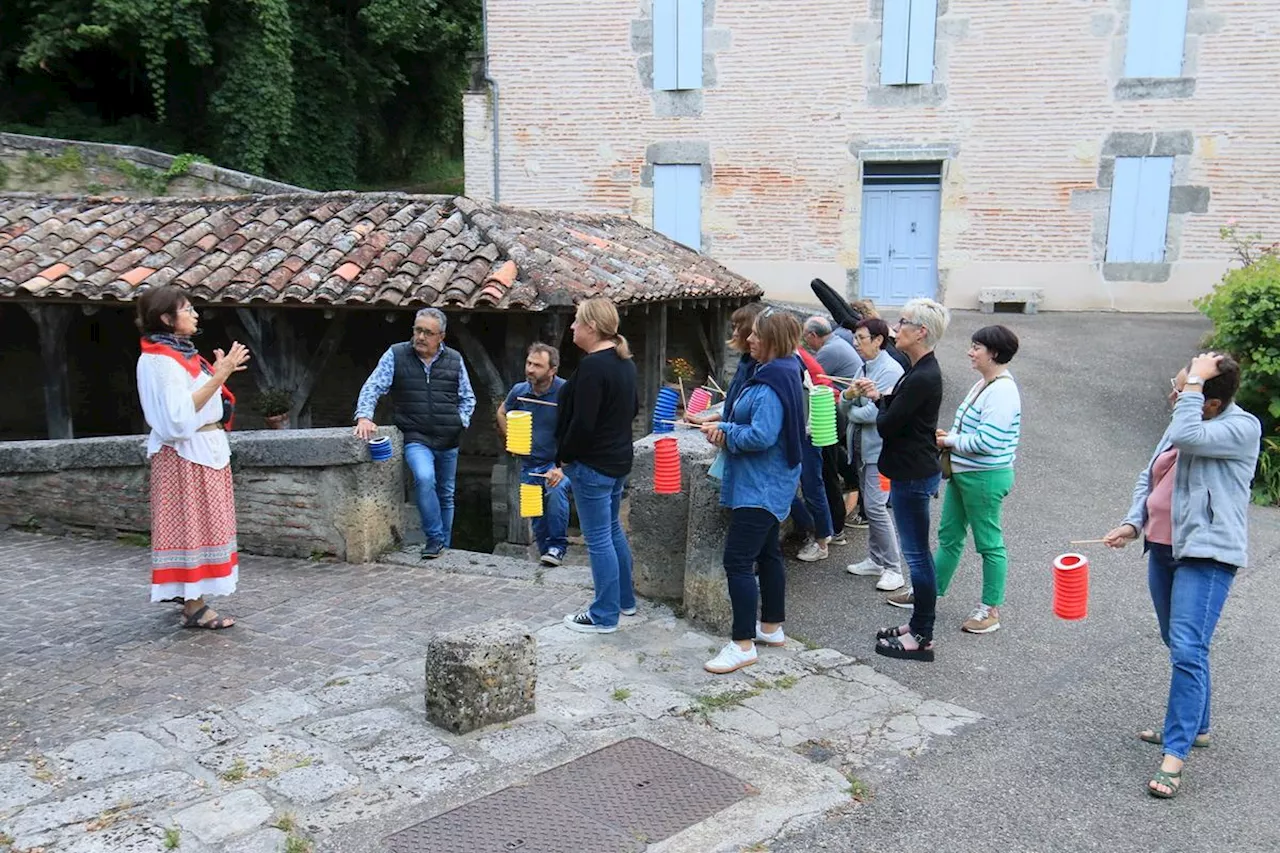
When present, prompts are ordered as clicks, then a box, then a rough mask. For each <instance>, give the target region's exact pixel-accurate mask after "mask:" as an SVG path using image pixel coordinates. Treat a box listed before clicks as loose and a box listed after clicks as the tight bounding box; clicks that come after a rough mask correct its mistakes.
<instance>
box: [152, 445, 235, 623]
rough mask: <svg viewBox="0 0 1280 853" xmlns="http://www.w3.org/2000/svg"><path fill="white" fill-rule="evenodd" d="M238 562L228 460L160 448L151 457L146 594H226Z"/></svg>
mask: <svg viewBox="0 0 1280 853" xmlns="http://www.w3.org/2000/svg"><path fill="white" fill-rule="evenodd" d="M239 563H240V559H239V556H238V555H237V553H236V504H235V497H234V495H233V493H232V490H231V466H230V465H227V466H226V467H224V468H222V469H221V470H217V471H215V470H214V469H212V468H208V467H206V466H204V465H197V464H196V463H194V462H191V461H189V460H187V459H183V458H182V457H181V456H179V455H178V453H177V451H175V450H174V449H173V448H172V447H163V448H161V449H160V452H159V453H157V454H156V455H155V456H152V457H151V600H152V601H164V600H165V599H169V598H183V599H188V600H190V599H193V598H201V597H203V596H207V595H230V594H231V593H233V592H235V591H236V578H237V575H238V567H239Z"/></svg>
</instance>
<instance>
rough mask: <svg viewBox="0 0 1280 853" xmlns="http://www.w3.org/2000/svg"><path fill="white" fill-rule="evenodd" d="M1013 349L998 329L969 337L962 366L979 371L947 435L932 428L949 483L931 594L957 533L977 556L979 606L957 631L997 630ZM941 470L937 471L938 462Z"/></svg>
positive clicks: (1010, 450) (1013, 437) (1011, 339)
mask: <svg viewBox="0 0 1280 853" xmlns="http://www.w3.org/2000/svg"><path fill="white" fill-rule="evenodd" d="M1017 351H1018V336H1017V335H1015V334H1014V333H1013V332H1011V331H1010V330H1009V329H1007V328H1005V327H1004V326H985V327H983V328H981V329H979V330H978V331H976V332H974V333H973V338H972V343H971V344H970V345H969V363H970V364H971V365H973V369H974V370H976V371H978V372H979V373H981V374H982V379H980V380H979V381H978V382H977V383H976V384H975V385H974V386H973V388H971V389H970V390H969V393H968V394H966V395H965V398H964V401H963V402H962V403H961V404H960V406H959V408H957V409H956V418H955V421H954V423H952V425H951V430H950V431H949V432H948V431H946V430H941V429H940V430H938V448H939V449H940V450H942V451H943V452H944V455H947V454H949V455H950V463H951V466H950V467H951V472H952V473H951V478H950V480H949V481H948V483H947V494H946V498H945V499H944V501H943V504H942V519H941V521H940V522H939V523H938V551H937V553H936V554H935V555H934V562H935V563H936V564H937V567H938V595H939V596H942V595H945V594H946V591H947V587H948V586H950V585H951V579H952V577H954V576H955V573H956V568H957V567H958V566H959V565H960V557H961V555H962V554H963V553H964V543H965V536H966V532H967V531H968V530H972V531H973V544H974V546H975V547H976V548H977V549H978V553H979V554H980V555H981V556H982V601H981V602H980V603H979V605H978V606H977V607H975V608H974V610H973V612H972V613H970V614H969V618H968V619H966V620H965V621H964V623H963V624H962V625H961V626H960V627H961V630H964V631H968V632H969V633H971V634H989V633H991V632H992V631H996V630H999V628H1000V610H999V608H1000V606H1001V605H1002V604H1004V588H1005V577H1006V575H1007V574H1008V566H1009V560H1008V555H1007V553H1006V551H1005V547H1004V531H1003V530H1002V529H1001V527H1000V510H1001V507H1002V506H1003V504H1004V499H1005V498H1006V497H1008V495H1009V492H1010V490H1012V489H1013V460H1014V458H1015V455H1016V451H1017V449H1018V438H1019V436H1020V434H1021V429H1022V398H1021V396H1020V395H1019V394H1018V385H1017V383H1016V382H1014V381H1013V376H1011V375H1010V374H1009V369H1008V368H1007V367H1006V366H1005V365H1007V364H1008V363H1009V360H1010V359H1012V358H1013V356H1014V353H1016V352H1017ZM943 470H944V472H945V470H946V465H945V464H944V466H943Z"/></svg>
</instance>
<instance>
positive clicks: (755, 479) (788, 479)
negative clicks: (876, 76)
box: [702, 308, 805, 673]
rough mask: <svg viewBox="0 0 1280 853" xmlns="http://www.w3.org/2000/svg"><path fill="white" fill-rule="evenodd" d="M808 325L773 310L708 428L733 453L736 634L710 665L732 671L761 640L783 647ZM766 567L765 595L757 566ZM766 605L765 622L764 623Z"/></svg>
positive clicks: (729, 539) (723, 498)
mask: <svg viewBox="0 0 1280 853" xmlns="http://www.w3.org/2000/svg"><path fill="white" fill-rule="evenodd" d="M799 344H800V323H799V321H798V320H796V318H795V317H793V316H791V315H790V314H788V313H787V312H785V311H777V310H774V309H772V308H766V309H765V310H764V311H763V312H761V313H760V314H759V316H758V317H757V318H756V320H755V325H754V328H753V330H752V332H751V334H750V336H749V337H748V338H747V345H748V348H749V352H750V355H751V358H752V359H753V360H754V361H755V362H756V363H757V364H758V365H759V366H758V367H757V368H756V369H755V371H754V372H753V373H752V374H751V375H750V377H749V378H748V379H747V380H746V382H745V384H744V385H743V387H742V391H741V393H740V394H739V395H738V396H737V399H736V400H734V401H733V405H732V407H731V408H730V410H729V411H728V412H727V414H726V415H725V417H724V420H721V421H719V422H716V423H708V424H704V425H703V426H702V433H703V435H705V436H706V437H707V440H708V441H710V442H711V443H712V444H714V445H715V446H717V447H719V448H721V449H722V450H723V451H724V453H725V466H724V478H723V480H722V482H721V487H720V502H721V503H722V504H723V505H724V506H727V507H729V509H730V510H732V517H731V520H730V522H729V531H728V534H727V535H726V537H725V545H724V571H725V575H726V576H727V577H728V581H729V598H730V600H731V601H732V603H733V636H732V639H731V640H730V642H729V643H728V644H727V645H726V646H725V647H724V648H723V649H721V650H720V653H719V654H717V655H716V656H715V657H714V658H712V659H711V660H709V661H707V662H706V663H705V664H704V665H703V666H704V668H705V669H706V670H707V671H708V672H714V673H726V672H733V671H735V670H738V669H741V668H742V667H744V666H750V665H751V664H754V663H755V662H756V660H757V656H756V647H755V644H756V643H757V642H759V643H763V644H765V645H768V646H781V645H783V644H784V643H786V641H787V638H786V636H785V635H784V634H783V633H782V622H783V619H784V618H785V598H786V574H785V569H784V565H783V561H782V545H781V543H780V542H779V540H778V529H779V526H780V525H781V523H782V521H783V520H785V519H786V517H787V515H788V513H790V511H791V499H792V498H793V497H794V496H795V493H796V487H797V486H798V485H799V483H800V460H801V451H802V449H803V443H804V441H805V407H804V395H803V392H802V391H801V385H800V373H801V364H800V361H799V359H798V358H797V357H796V356H795V351H796V347H797V346H799ZM753 565H758V566H759V569H760V575H759V576H760V586H759V593H758V594H757V589H756V578H755V576H754V575H753V572H752V566H753ZM757 606H759V608H760V609H759V621H757Z"/></svg>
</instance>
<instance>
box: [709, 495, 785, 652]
mask: <svg viewBox="0 0 1280 853" xmlns="http://www.w3.org/2000/svg"><path fill="white" fill-rule="evenodd" d="M778 527H779V524H778V519H777V517H776V516H774V514H773V513H771V512H769V511H768V510H767V509H760V508H759V507H740V508H738V509H735V510H733V514H732V515H731V516H730V520H729V532H728V533H727V534H725V539H724V573H725V577H726V578H727V579H728V581H729V601H730V602H731V603H732V605H733V639H735V640H754V639H755V638H756V602H757V596H756V576H755V574H754V573H753V572H752V566H753V565H754V564H759V566H760V589H759V603H760V621H761V622H782V621H783V620H785V619H786V618H787V617H786V610H785V603H786V594H787V574H786V568H785V565H784V564H783V562H782V545H781V543H780V542H778Z"/></svg>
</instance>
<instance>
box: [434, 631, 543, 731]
mask: <svg viewBox="0 0 1280 853" xmlns="http://www.w3.org/2000/svg"><path fill="white" fill-rule="evenodd" d="M537 660H538V651H537V642H536V641H535V640H534V638H533V636H532V635H531V634H530V633H529V632H528V630H526V629H525V627H524V626H523V625H520V624H519V623H517V622H512V621H509V620H498V621H495V622H488V623H484V624H482V625H476V626H474V627H471V628H465V629H463V630H460V631H454V632H450V633H445V634H438V635H436V636H435V637H432V638H431V640H430V641H429V642H428V643H427V663H426V708H427V719H428V720H430V721H431V723H432V724H434V725H437V726H440V727H441V728H443V729H447V730H449V731H451V732H453V733H454V734H464V733H466V732H469V731H473V730H475V729H478V728H481V727H482V726H488V725H492V724H493V723H503V722H506V721H508V720H514V719H515V718H517V717H522V716H524V715H525V714H531V713H533V710H534V689H535V687H536V685H537V681H538V674H537Z"/></svg>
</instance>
